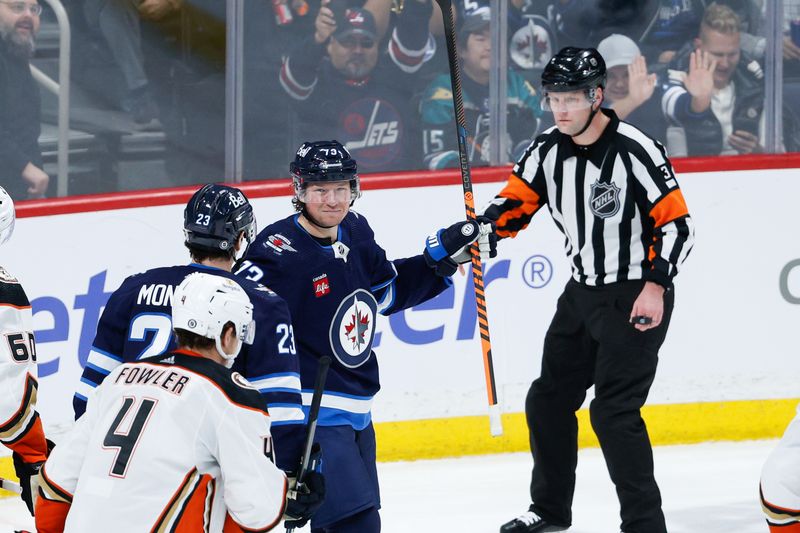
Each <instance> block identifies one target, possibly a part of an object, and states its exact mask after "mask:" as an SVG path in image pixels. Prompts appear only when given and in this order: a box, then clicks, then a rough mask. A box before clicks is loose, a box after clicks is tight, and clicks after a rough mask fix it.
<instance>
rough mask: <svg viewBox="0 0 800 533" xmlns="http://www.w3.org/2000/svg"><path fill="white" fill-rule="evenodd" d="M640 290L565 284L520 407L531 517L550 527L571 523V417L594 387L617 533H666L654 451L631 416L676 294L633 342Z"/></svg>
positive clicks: (634, 285) (574, 445) (574, 453)
mask: <svg viewBox="0 0 800 533" xmlns="http://www.w3.org/2000/svg"><path fill="white" fill-rule="evenodd" d="M643 286H644V282H643V281H640V280H638V281H625V282H620V283H614V284H612V285H608V286H605V287H588V286H585V285H581V284H579V283H577V282H576V281H574V280H570V282H569V283H568V284H567V286H566V288H565V290H564V293H563V294H562V295H561V297H560V298H559V300H558V306H557V309H556V314H555V316H554V317H553V322H552V323H551V324H550V328H549V329H548V331H547V335H546V337H545V341H544V355H543V357H542V372H541V376H540V377H539V378H538V379H537V380H536V381H534V382H533V384H532V385H531V388H530V390H529V391H528V397H527V400H526V402H525V413H526V416H527V420H528V429H529V431H530V444H531V451H532V453H533V475H532V480H531V499H532V501H533V505H532V506H531V510H533V511H534V512H536V513H537V514H538V515H540V516H541V517H542V518H544V519H545V520H547V521H548V522H550V523H552V524H555V525H563V526H568V525H570V524H571V523H572V509H571V508H572V497H573V493H574V491H575V468H576V466H577V464H578V420H577V418H576V417H575V412H576V411H577V410H578V409H579V408H580V407H581V404H582V403H583V401H584V399H585V398H586V390H587V389H588V388H589V387H591V386H592V385H594V386H595V399H594V400H593V401H592V403H591V406H590V408H589V412H590V415H591V420H592V427H593V428H594V431H595V433H596V434H597V438H598V440H599V441H600V447H601V448H602V450H603V456H604V457H605V459H606V465H607V466H608V472H609V474H610V475H611V480H612V481H613V482H614V485H615V486H616V489H617V496H618V497H619V502H620V508H621V511H620V515H621V518H622V530H623V531H625V533H666V530H667V529H666V524H665V522H664V514H663V512H662V511H661V493H660V492H659V490H658V485H657V484H656V480H655V477H654V476H653V451H652V449H651V447H650V438H649V437H648V435H647V428H646V427H645V423H644V420H642V417H641V414H640V411H639V409H640V408H641V407H642V405H643V404H644V402H645V400H646V399H647V393H648V391H649V390H650V385H651V384H652V383H653V378H654V377H655V373H656V366H657V364H658V349H659V347H660V346H661V343H662V342H664V337H665V335H666V332H667V328H668V326H669V320H670V317H671V315H672V306H673V302H674V292H673V291H668V292H666V293H665V294H664V318H663V320H662V322H661V325H659V326H658V327H657V328H654V329H651V330H647V331H645V332H640V331H639V330H637V329H635V328H634V327H633V325H632V324H630V323H629V318H630V312H631V309H632V308H633V302H634V301H635V300H636V298H637V297H638V296H639V293H640V292H641V290H642V287H643Z"/></svg>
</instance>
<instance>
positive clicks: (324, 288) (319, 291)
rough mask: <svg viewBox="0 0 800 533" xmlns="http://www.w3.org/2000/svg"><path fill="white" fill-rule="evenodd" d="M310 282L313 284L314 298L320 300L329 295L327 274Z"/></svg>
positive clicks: (329, 286)
mask: <svg viewBox="0 0 800 533" xmlns="http://www.w3.org/2000/svg"><path fill="white" fill-rule="evenodd" d="M311 281H312V282H313V283H314V296H316V297H317V298H322V297H323V296H325V295H326V294H330V292H331V284H330V282H329V281H328V275H327V274H321V275H319V276H317V277H316V278H314V279H313V280H311Z"/></svg>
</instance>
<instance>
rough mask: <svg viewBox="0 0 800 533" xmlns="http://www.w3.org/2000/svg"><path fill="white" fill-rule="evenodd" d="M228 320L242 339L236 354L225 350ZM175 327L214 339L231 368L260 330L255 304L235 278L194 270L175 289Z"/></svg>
mask: <svg viewBox="0 0 800 533" xmlns="http://www.w3.org/2000/svg"><path fill="white" fill-rule="evenodd" d="M228 322H232V323H233V325H234V327H235V328H236V336H237V337H238V338H239V341H240V342H239V344H238V347H237V348H236V351H235V352H234V353H232V354H228V353H225V352H224V351H223V349H222V330H223V328H224V327H225V324H227V323H228ZM172 327H173V328H175V329H185V330H186V331H191V332H192V333H195V334H197V335H200V336H201V337H206V338H209V339H214V341H215V342H216V347H217V352H219V354H220V355H221V356H222V357H223V359H225V360H226V361H227V365H226V366H228V367H230V366H231V365H232V364H233V360H234V359H235V358H236V356H237V355H239V350H240V349H241V347H242V343H246V344H252V343H253V337H254V336H255V331H256V328H255V322H253V304H252V303H251V302H250V298H249V297H248V296H247V293H245V292H244V289H242V288H241V287H240V286H239V284H238V283H236V282H235V281H233V280H232V279H230V278H226V277H223V276H215V275H212V274H205V273H203V272H194V273H192V274H189V275H188V276H186V278H184V280H183V281H182V282H181V284H180V285H178V287H177V288H176V289H175V294H174V295H173V297H172Z"/></svg>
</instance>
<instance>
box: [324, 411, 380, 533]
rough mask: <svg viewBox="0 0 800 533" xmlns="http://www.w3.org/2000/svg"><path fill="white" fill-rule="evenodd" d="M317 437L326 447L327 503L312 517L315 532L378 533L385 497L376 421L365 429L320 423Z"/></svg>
mask: <svg viewBox="0 0 800 533" xmlns="http://www.w3.org/2000/svg"><path fill="white" fill-rule="evenodd" d="M314 440H315V441H316V442H318V443H319V444H320V446H321V447H322V474H323V475H324V476H325V502H324V503H323V504H322V507H320V508H319V511H317V514H315V515H314V518H312V519H311V531H312V532H313V533H350V532H358V533H378V532H379V531H380V518H379V517H378V509H380V507H381V496H380V490H379V488H378V470H377V467H376V465H375V429H374V428H373V427H372V423H371V422H370V424H369V425H368V426H367V427H365V428H364V429H363V430H361V431H356V430H355V429H353V427H351V426H318V427H317V433H316V437H315V439H314ZM370 510H371V511H370ZM356 515H358V516H356ZM351 519H352V520H351Z"/></svg>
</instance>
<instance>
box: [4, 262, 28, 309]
mask: <svg viewBox="0 0 800 533" xmlns="http://www.w3.org/2000/svg"><path fill="white" fill-rule="evenodd" d="M0 268H1V267H0ZM12 279H13V278H12ZM0 305H10V306H13V307H30V305H31V303H30V301H28V295H26V294H25V291H24V290H23V289H22V285H20V283H19V281H17V280H16V279H13V281H8V280H5V279H0Z"/></svg>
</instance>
